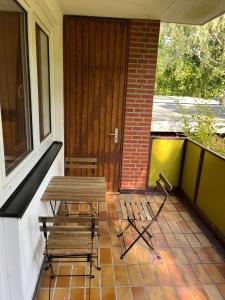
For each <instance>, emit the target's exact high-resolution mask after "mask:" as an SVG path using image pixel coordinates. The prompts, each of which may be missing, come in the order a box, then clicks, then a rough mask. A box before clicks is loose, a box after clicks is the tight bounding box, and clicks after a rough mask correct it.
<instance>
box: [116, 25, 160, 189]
mask: <svg viewBox="0 0 225 300" xmlns="http://www.w3.org/2000/svg"><path fill="white" fill-rule="evenodd" d="M159 27H160V22H159V21H137V20H131V21H130V41H129V58H128V77H127V90H126V109H125V129H124V144H123V160H122V182H121V189H145V185H146V176H147V169H148V155H149V133H150V130H151V115H152V101H153V96H154V85H155V71H156V63H157V50H158V36H159Z"/></svg>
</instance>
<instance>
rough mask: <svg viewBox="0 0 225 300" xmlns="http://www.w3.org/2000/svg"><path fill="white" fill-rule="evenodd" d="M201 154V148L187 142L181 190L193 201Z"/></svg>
mask: <svg viewBox="0 0 225 300" xmlns="http://www.w3.org/2000/svg"><path fill="white" fill-rule="evenodd" d="M200 152H201V148H200V147H199V146H197V145H196V144H194V143H192V142H190V141H187V147H186V153H185V160H184V169H183V177H182V182H181V188H182V190H183V192H185V194H186V195H187V196H188V197H189V198H190V199H191V200H192V199H193V196H194V189H195V182H196V177H197V171H198V163H199V158H200Z"/></svg>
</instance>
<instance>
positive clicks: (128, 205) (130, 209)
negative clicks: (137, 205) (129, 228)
mask: <svg viewBox="0 0 225 300" xmlns="http://www.w3.org/2000/svg"><path fill="white" fill-rule="evenodd" d="M124 204H125V207H126V209H127V215H128V219H130V220H133V219H134V216H133V214H132V207H131V206H130V203H129V201H125V203H124Z"/></svg>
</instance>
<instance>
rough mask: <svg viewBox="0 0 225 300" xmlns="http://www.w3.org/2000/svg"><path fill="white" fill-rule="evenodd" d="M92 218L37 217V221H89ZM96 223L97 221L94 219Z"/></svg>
mask: <svg viewBox="0 0 225 300" xmlns="http://www.w3.org/2000/svg"><path fill="white" fill-rule="evenodd" d="M92 220H93V218H90V217H88V216H83V217H82V216H79V217H61V216H58V217H39V222H47V223H49V222H51V223H52V222H56V223H77V222H89V223H91V222H92ZM95 222H96V223H97V222H98V221H97V220H95Z"/></svg>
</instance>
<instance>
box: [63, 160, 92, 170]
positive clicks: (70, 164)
mask: <svg viewBox="0 0 225 300" xmlns="http://www.w3.org/2000/svg"><path fill="white" fill-rule="evenodd" d="M65 168H66V169H92V170H94V169H96V168H97V158H90V157H88V158H83V157H81V158H78V157H65Z"/></svg>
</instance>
